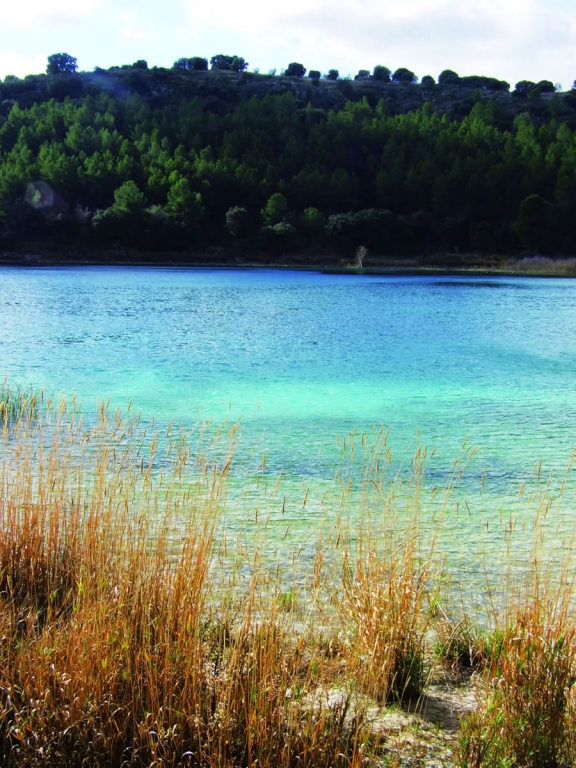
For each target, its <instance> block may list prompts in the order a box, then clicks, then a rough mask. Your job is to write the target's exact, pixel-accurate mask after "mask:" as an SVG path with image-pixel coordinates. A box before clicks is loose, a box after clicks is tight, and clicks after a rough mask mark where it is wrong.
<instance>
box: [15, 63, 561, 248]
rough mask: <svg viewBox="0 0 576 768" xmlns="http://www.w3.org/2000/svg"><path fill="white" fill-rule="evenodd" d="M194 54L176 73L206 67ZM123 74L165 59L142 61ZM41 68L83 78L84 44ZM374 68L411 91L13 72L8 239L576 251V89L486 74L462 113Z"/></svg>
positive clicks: (236, 69)
mask: <svg viewBox="0 0 576 768" xmlns="http://www.w3.org/2000/svg"><path fill="white" fill-rule="evenodd" d="M193 59H194V57H193V58H192V59H190V60H186V63H185V64H184V63H183V62H184V60H178V61H177V62H175V65H174V68H173V69H172V70H171V71H170V74H171V75H172V76H173V75H176V76H182V73H184V76H187V74H188V73H189V72H190V71H207V70H201V69H198V67H199V66H200V65H199V64H198V63H197V62H196V63H191V62H193ZM204 61H205V63H206V67H208V61H207V60H204ZM202 66H204V64H202ZM210 66H211V67H212V68H214V69H215V70H216V71H223V72H225V73H227V72H233V73H235V76H237V77H242V76H243V75H244V74H246V73H245V69H246V67H247V66H248V65H247V63H246V62H245V61H244V59H242V57H238V56H233V57H218V56H217V57H213V59H212V60H211V62H210ZM290 66H291V65H290ZM220 67H223V69H220ZM382 69H385V68H382ZM120 71H121V72H124V73H128V74H129V75H130V76H132V75H133V74H134V73H136V74H138V73H142V74H143V75H144V76H147V75H150V74H151V76H152V77H156V74H157V73H153V72H152V73H151V71H150V70H148V67H147V64H146V62H144V61H142V62H136V63H135V64H134V65H131V66H130V67H128V68H127V69H126V70H120ZM166 71H167V70H165V72H166ZM408 72H409V71H408ZM446 72H448V71H445V73H442V75H441V76H440V78H439V83H438V84H432V85H434V87H435V88H439V89H440V91H439V92H440V93H445V92H446V89H450V88H452V89H454V88H456V87H459V84H458V83H457V82H456V81H455V80H454V77H456V78H458V75H457V74H456V73H451V74H448V75H446ZM93 75H96V76H98V72H96V73H91V76H93ZM36 77H44V78H47V79H50V78H52V80H53V81H56V82H58V81H60V82H62V81H63V82H64V83H65V86H66V87H65V89H64V90H65V91H68V90H69V82H68V81H69V80H70V79H74V78H76V77H79V75H78V73H77V71H76V62H75V60H73V58H72V57H69V56H68V55H67V54H55V55H54V56H53V57H50V59H49V61H48V68H47V73H46V75H44V76H36ZM293 77H294V78H296V79H298V80H302V79H303V78H304V74H303V73H300V74H295V75H293ZM370 77H371V78H372V79H376V80H377V81H378V78H379V77H381V78H382V80H383V82H384V83H387V80H386V79H385V78H386V77H390V82H393V79H394V77H397V81H398V87H399V88H400V89H401V90H402V93H404V94H405V96H404V97H403V98H405V102H406V103H405V104H404V105H402V104H400V105H399V103H398V100H396V101H395V100H394V98H392V96H390V95H389V94H388V92H385V93H384V94H381V93H379V92H378V91H376V92H374V91H373V90H366V91H362V90H361V89H360V92H359V93H358V92H356V93H355V94H354V97H347V95H346V89H345V88H340V90H338V88H336V90H335V92H336V94H337V96H338V99H337V100H336V101H335V102H333V103H332V102H330V101H323V100H322V99H316V100H315V98H314V95H315V94H316V93H317V91H318V87H317V86H316V87H315V86H314V85H313V84H312V83H310V84H308V85H306V88H305V89H304V90H299V89H298V88H297V89H288V90H284V91H279V92H274V91H270V90H265V91H264V92H262V93H259V92H258V91H256V92H252V93H250V92H248V93H244V94H243V93H242V92H241V93H240V95H239V94H238V93H237V92H235V91H234V88H235V87H236V86H234V85H232V86H223V87H219V88H216V90H214V89H212V88H209V89H208V90H207V91H203V92H200V93H192V95H190V94H188V95H186V94H185V95H182V94H180V93H178V92H175V91H174V90H173V89H172V90H171V89H169V88H167V89H166V91H165V92H162V91H160V92H156V93H153V94H149V93H140V92H138V89H126V91H125V92H124V91H122V92H120V93H119V94H113V93H110V92H107V91H106V89H104V88H102V89H100V90H98V89H94V90H93V92H85V91H86V90H89V89H87V86H86V82H84V81H81V85H82V88H81V89H79V90H78V94H77V95H71V94H70V93H69V92H66V93H64V95H60V96H57V95H52V96H51V97H50V98H48V97H46V98H44V99H42V98H39V99H37V100H32V101H31V102H30V100H29V98H24V99H20V100H19V99H18V98H4V97H5V96H6V90H5V89H8V90H9V89H10V87H11V86H15V85H18V83H15V82H14V80H11V79H10V78H7V79H5V80H4V82H3V83H1V84H0V88H1V90H0V96H1V97H2V102H1V104H0V240H1V241H2V243H3V245H4V246H5V247H9V246H13V245H15V244H18V243H22V242H29V241H31V240H34V241H40V242H46V243H54V244H59V243H61V244H67V243H75V244H84V245H87V246H88V245H89V246H107V247H108V246H114V245H120V246H123V247H132V248H136V249H146V250H151V249H152V250H153V249H158V250H162V251H166V250H170V249H178V250H197V249H199V248H203V247H205V246H206V245H211V244H222V243H236V244H237V245H238V246H242V247H249V248H256V249H258V248H262V249H266V251H271V252H275V251H277V252H286V251H298V250H299V249H306V248H309V247H310V246H313V247H315V248H320V249H330V250H333V251H334V252H338V251H343V252H350V251H351V250H352V249H355V248H356V247H358V246H360V245H362V246H365V247H366V248H369V249H371V250H373V251H374V252H377V253H383V254H386V253H394V254H398V253H412V252H419V253H421V252H433V251H437V250H439V249H446V250H456V249H457V250H459V251H464V252H466V251H483V252H487V251H506V252H514V251H522V250H527V251H534V250H538V251H542V252H545V253H567V252H571V251H572V249H573V246H574V243H575V236H576V232H575V227H576V217H575V216H574V213H575V210H576V209H575V206H576V142H575V138H574V130H575V128H576V120H575V114H574V111H575V109H576V105H575V104H574V96H573V95H572V94H568V95H567V96H566V97H565V98H563V99H560V98H559V97H558V96H557V95H556V94H554V92H553V90H552V91H550V90H549V89H548V86H547V85H546V82H545V81H542V82H541V83H540V84H533V83H532V84H528V85H525V86H523V87H522V88H518V87H517V89H516V91H517V92H518V93H519V94H520V95H519V96H514V97H511V95H510V94H503V91H504V89H503V88H499V87H498V88H494V89H491V88H489V87H488V85H487V84H486V83H484V84H482V83H476V87H475V88H474V89H471V87H470V86H464V87H468V88H469V90H471V93H470V94H469V95H468V96H467V101H466V107H465V109H463V110H462V113H461V114H453V113H452V114H451V113H450V111H449V110H448V109H445V108H444V107H443V104H442V102H441V101H440V102H438V103H435V99H434V94H433V93H431V94H429V95H428V96H426V97H422V99H421V101H420V102H418V101H417V100H416V101H415V103H414V105H413V106H412V107H410V108H404V109H403V106H404V107H406V104H408V105H410V104H411V103H412V102H411V101H410V100H411V99H412V98H413V97H412V96H411V94H412V93H413V89H414V88H418V89H419V91H418V92H419V93H420V94H422V93H423V92H424V93H426V89H427V88H428V89H429V90H430V89H431V84H428V86H426V85H425V84H424V82H422V84H421V85H419V86H415V84H414V82H413V81H412V82H408V75H406V76H405V78H406V79H405V80H402V77H401V76H400V75H398V72H396V73H392V72H390V71H389V70H388V73H387V74H386V72H384V73H382V72H381V70H377V69H375V70H374V72H373V73H372V75H371V76H370ZM313 79H314V78H313ZM335 79H336V80H337V78H335ZM160 80H161V78H160ZM446 80H448V82H446ZM25 81H26V78H25V79H24V81H20V82H21V83H22V82H25ZM90 82H91V81H90ZM497 82H501V81H497ZM341 85H347V86H351V84H350V83H346V81H344V82H343V83H341V82H339V81H337V82H336V86H338V87H340V86H341ZM360 85H361V84H360ZM552 88H554V86H552ZM442 89H444V90H443V91H442ZM432 90H433V89H432ZM392 95H394V94H392ZM504 95H505V96H506V97H507V99H505V98H504ZM13 96H14V92H13ZM518 105H520V107H519V106H518Z"/></svg>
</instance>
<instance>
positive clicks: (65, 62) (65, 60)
mask: <svg viewBox="0 0 576 768" xmlns="http://www.w3.org/2000/svg"><path fill="white" fill-rule="evenodd" d="M77 69H78V62H77V60H76V59H75V58H74V56H70V55H69V54H68V53H53V54H52V55H51V56H48V64H47V65H46V74H47V75H63V74H72V73H73V72H76V70H77Z"/></svg>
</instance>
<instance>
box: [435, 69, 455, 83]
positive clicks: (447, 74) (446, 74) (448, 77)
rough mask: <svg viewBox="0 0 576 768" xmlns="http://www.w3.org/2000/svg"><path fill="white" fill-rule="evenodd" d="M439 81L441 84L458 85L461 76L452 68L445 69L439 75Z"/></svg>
mask: <svg viewBox="0 0 576 768" xmlns="http://www.w3.org/2000/svg"><path fill="white" fill-rule="evenodd" d="M438 82H439V83H440V85H458V83H459V82H460V76H459V75H458V74H457V73H456V72H454V70H452V69H444V70H443V71H442V72H440V74H439V75H438Z"/></svg>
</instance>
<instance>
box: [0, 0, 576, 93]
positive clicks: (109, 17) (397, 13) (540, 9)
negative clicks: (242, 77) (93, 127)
mask: <svg viewBox="0 0 576 768" xmlns="http://www.w3.org/2000/svg"><path fill="white" fill-rule="evenodd" d="M52 53H68V54H70V55H71V56H75V57H76V58H77V60H78V68H79V69H80V70H85V71H91V70H92V69H93V68H94V67H95V66H99V67H103V68H108V67H110V66H113V65H120V64H131V63H133V62H134V61H136V60H138V59H145V60H146V61H147V62H148V64H149V66H154V65H156V66H163V67H170V66H172V64H173V62H174V61H175V60H176V59H178V58H180V57H183V56H186V57H189V56H204V57H206V58H208V59H210V57H211V56H214V55H215V54H218V53H223V54H229V55H238V56H243V57H244V58H245V59H246V60H247V61H248V62H249V70H251V71H254V70H255V69H258V70H259V71H260V72H263V73H267V72H269V71H270V70H272V69H276V70H277V72H278V73H280V72H281V71H282V70H283V69H285V68H286V67H287V65H288V64H289V63H290V62H293V61H297V62H299V63H301V64H303V65H304V66H305V67H307V69H309V70H310V69H317V70H320V71H321V72H323V73H325V72H327V71H328V70H329V69H337V70H339V72H340V75H341V76H345V75H348V74H350V75H355V74H356V73H357V72H358V70H360V69H368V70H370V71H371V70H372V69H373V67H374V66H375V65H376V64H383V65H384V66H387V67H390V69H392V70H395V69H397V68H398V67H408V68H409V69H411V70H412V71H413V72H415V73H416V75H417V76H418V77H420V78H421V77H423V76H424V75H427V74H430V75H432V76H433V77H435V78H437V77H438V75H439V73H440V72H441V71H442V70H444V69H452V70H454V71H456V72H458V74H459V75H487V76H491V77H498V78H500V79H502V80H507V81H508V82H509V83H510V84H511V85H512V87H513V86H514V84H515V83H516V82H518V81H519V80H533V81H535V82H537V81H539V80H551V81H552V82H553V83H560V84H561V85H562V87H563V89H564V90H568V89H569V88H571V87H572V84H573V82H574V80H575V79H576V2H575V0H396V1H395V2H394V1H392V2H386V0H362V2H361V3H360V2H358V0H355V1H354V2H352V0H330V2H329V1H328V0H284V1H283V2H279V3H278V2H276V3H270V2H267V3H265V2H262V0H218V2H210V0H163V2H160V1H159V0H82V2H78V0H18V2H16V1H15V0H0V77H2V78H3V77H5V76H6V75H17V76H18V77H23V76H24V75H26V74H37V73H39V72H44V71H45V70H46V59H47V57H48V56H49V55H50V54H52Z"/></svg>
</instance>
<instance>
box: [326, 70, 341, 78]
mask: <svg viewBox="0 0 576 768" xmlns="http://www.w3.org/2000/svg"><path fill="white" fill-rule="evenodd" d="M339 77H340V72H338V70H337V69H329V70H328V74H327V75H326V80H338V78H339Z"/></svg>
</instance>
